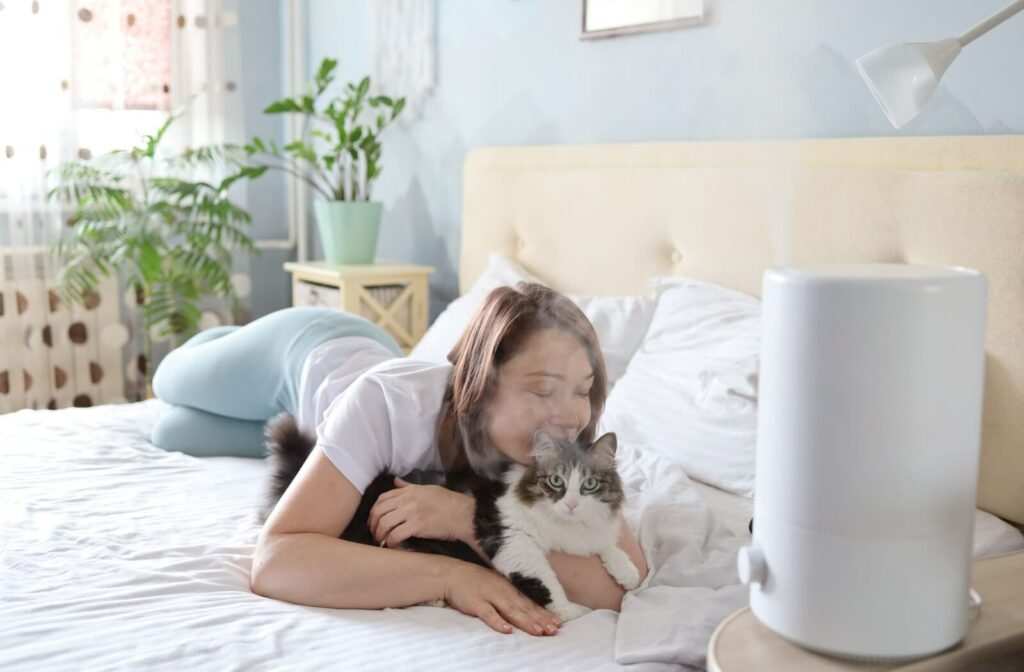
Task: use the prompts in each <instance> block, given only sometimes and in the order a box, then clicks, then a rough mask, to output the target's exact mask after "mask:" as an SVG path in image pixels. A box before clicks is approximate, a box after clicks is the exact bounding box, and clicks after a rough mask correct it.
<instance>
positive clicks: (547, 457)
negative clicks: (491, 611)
mask: <svg viewBox="0 0 1024 672" xmlns="http://www.w3.org/2000/svg"><path fill="white" fill-rule="evenodd" d="M615 449H616V439H615V435H614V434H611V433H609V434H605V435H604V436H602V437H600V438H599V439H597V440H596V441H595V442H594V443H593V444H592V445H590V446H584V445H581V444H578V443H575V442H572V441H560V440H558V439H556V438H554V437H552V436H551V435H549V434H547V433H546V432H543V431H539V432H537V434H536V435H535V437H534V447H533V462H532V463H531V464H530V465H526V466H524V465H519V464H515V465H512V466H511V467H510V468H509V469H508V470H507V471H506V472H505V473H504V474H503V477H502V478H503V481H504V483H505V485H506V490H505V492H504V493H503V494H502V495H501V496H499V497H498V498H497V500H496V502H495V507H496V509H497V511H498V514H499V519H500V526H501V527H502V528H503V532H502V534H501V539H500V543H496V544H488V543H487V542H488V541H489V540H488V539H487V538H485V537H482V538H481V545H482V546H483V547H484V550H485V551H486V552H487V553H488V555H490V556H491V562H492V564H493V566H494V568H495V569H496V570H498V571H499V572H501V573H502V574H504V575H505V576H507V577H509V579H510V580H512V582H513V583H514V584H516V586H517V587H519V588H520V590H523V591H524V592H526V593H527V595H530V597H531V598H533V599H534V600H535V601H537V602H538V603H542V604H544V606H545V607H547V608H548V609H549V610H550V611H552V612H553V613H555V614H557V615H558V616H559V618H561V619H562V620H563V621H568V620H570V619H573V618H576V617H577V616H580V615H581V614H583V613H584V612H585V611H586V609H585V608H584V607H582V606H580V605H578V604H575V603H573V602H570V601H569V598H568V597H567V596H566V594H565V590H564V589H563V588H562V584H561V583H560V582H559V580H558V577H557V576H556V575H555V572H554V570H552V568H551V564H550V563H549V562H548V559H547V554H548V553H549V552H551V551H560V552H563V553H567V554H569V555H579V556H589V555H596V556H599V557H600V558H601V561H602V563H603V564H604V566H605V569H607V570H608V573H609V574H610V575H611V576H612V578H614V579H615V580H616V581H617V582H618V583H619V585H621V586H622V587H623V588H625V589H626V590H632V589H633V588H636V586H637V584H638V583H639V582H640V572H639V570H638V569H637V568H636V566H635V565H634V564H633V562H632V561H631V560H630V559H629V556H628V555H626V553H625V552H624V551H623V550H622V549H620V548H619V547H618V545H617V542H618V538H619V531H620V515H619V514H620V512H621V509H622V504H623V502H624V501H625V496H624V493H623V489H622V481H621V479H620V478H619V475H618V471H617V470H616V468H615ZM591 479H592V480H591ZM488 545H490V546H491V547H490V548H488ZM545 597H546V598H547V599H543V598H545ZM538 598H539V599H538Z"/></svg>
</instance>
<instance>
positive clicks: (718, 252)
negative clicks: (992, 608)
mask: <svg viewBox="0 0 1024 672" xmlns="http://www.w3.org/2000/svg"><path fill="white" fill-rule="evenodd" d="M463 189H464V192H463V212H462V216H463V221H462V254H461V268H460V285H461V289H462V291H463V292H465V291H466V290H468V288H469V287H470V286H471V285H472V283H473V282H474V281H475V280H476V278H477V277H478V276H479V275H480V273H481V272H482V271H483V269H484V267H485V265H486V262H487V255H488V253H490V252H492V251H494V252H501V253H503V254H506V255H508V256H510V257H513V258H515V259H517V260H518V261H519V262H521V263H522V264H523V265H524V266H525V267H526V268H527V269H529V270H530V271H532V272H533V273H535V274H536V275H537V276H539V277H541V278H543V279H545V281H547V282H548V283H550V285H551V286H552V287H554V288H556V289H559V290H562V291H566V292H576V293H585V294H592V295H593V294H601V295H616V294H619V295H621V294H638V293H646V292H647V291H648V280H649V278H651V277H656V276H669V275H682V276H689V277H693V278H699V279H702V280H706V281H709V282H714V283H717V284H720V285H724V286H726V287H731V288H734V289H737V290H741V291H744V292H747V293H750V294H754V295H759V294H760V286H761V277H762V274H763V273H764V271H765V269H766V268H768V267H770V266H772V265H776V264H781V263H801V262H808V261H887V262H907V263H934V264H950V265H960V266H968V267H973V268H976V269H978V270H980V271H982V272H983V273H985V275H987V276H988V279H989V303H988V309H989V313H988V344H987V349H988V357H987V366H986V385H985V412H984V428H983V432H982V457H981V469H980V481H979V488H978V505H979V506H980V507H982V508H983V509H986V510H988V511H990V512H992V513H995V514H997V515H999V516H1002V517H1003V518H1006V519H1008V520H1013V521H1016V522H1018V523H1021V522H1024V136H978V137H935V138H851V139H835V140H798V141H762V142H697V143H665V144H661V143H658V144H641V145H597V146H542V147H507V148H482V149H477V150H474V151H473V152H471V153H470V155H469V157H468V159H467V161H466V165H465V175H464V184H463Z"/></svg>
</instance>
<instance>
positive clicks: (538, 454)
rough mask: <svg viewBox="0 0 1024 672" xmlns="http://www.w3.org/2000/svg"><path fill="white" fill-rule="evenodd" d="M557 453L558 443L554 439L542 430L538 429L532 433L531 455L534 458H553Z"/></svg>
mask: <svg viewBox="0 0 1024 672" xmlns="http://www.w3.org/2000/svg"><path fill="white" fill-rule="evenodd" d="M558 453H559V447H558V441H556V440H555V437H553V436H551V435H550V434H548V433H547V432H545V431H544V430H543V429H538V430H537V431H536V432H534V433H533V452H532V453H531V454H532V455H533V457H534V458H537V459H540V458H544V457H554V456H555V455H558Z"/></svg>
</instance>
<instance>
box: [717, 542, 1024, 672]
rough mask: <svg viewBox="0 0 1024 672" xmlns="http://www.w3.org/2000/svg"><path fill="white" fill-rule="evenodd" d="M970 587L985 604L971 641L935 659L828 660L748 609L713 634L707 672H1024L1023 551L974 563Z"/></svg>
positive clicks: (971, 628)
mask: <svg viewBox="0 0 1024 672" xmlns="http://www.w3.org/2000/svg"><path fill="white" fill-rule="evenodd" d="M971 585H972V586H973V587H974V589H975V590H977V591H978V594H979V595H981V599H982V605H981V610H980V612H979V613H978V615H977V616H975V617H974V620H972V621H971V623H970V625H969V626H968V628H967V636H966V637H965V638H964V641H963V642H961V643H960V644H959V645H958V646H956V647H955V648H953V649H950V650H949V651H947V652H945V653H942V654H939V655H937V656H932V657H931V658H925V659H923V660H918V661H914V662H911V663H907V664H904V665H866V664H858V663H848V662H844V661H842V660H838V659H834V658H826V657H824V656H819V655H817V654H814V653H811V652H810V651H805V650H804V649H801V648H799V647H797V646H795V645H793V644H790V643H789V642H787V641H786V640H784V639H782V638H781V637H779V636H778V635H776V634H775V633H773V632H772V631H771V630H769V629H768V628H766V627H765V626H763V625H762V624H761V622H760V621H758V620H757V617H756V616H754V614H753V613H752V612H751V611H750V608H749V607H746V608H743V609H740V610H739V611H737V612H736V613H734V614H732V615H731V616H729V617H728V618H726V619H725V620H724V621H722V623H721V624H720V625H719V626H718V628H717V629H716V630H715V632H714V634H713V635H711V641H710V642H709V643H708V670H709V671H710V672H734V671H741V672H745V671H746V670H758V671H759V672H760V671H762V670H763V671H764V672H770V671H772V670H785V671H786V672H802V671H804V670H808V671H810V670H813V671H815V672H817V671H818V670H823V671H828V672H831V671H838V670H842V671H843V672H849V671H851V670H871V671H872V672H880V671H881V670H900V672H940V671H941V672H946V671H947V670H968V669H984V670H993V671H994V670H1019V669H1024V551H1018V552H1016V553H1006V554H1004V555H995V556H992V557H988V558H982V559H980V560H975V561H974V565H973V566H972V572H971ZM964 599H966V596H965V598H964ZM1015 652H1017V653H1016V654H1015ZM1017 655H1019V656H1020V657H1019V658H1018V657H1017ZM982 661H985V662H989V663H991V664H992V667H989V666H988V665H984V666H979V664H981V663H982ZM997 663H998V664H997Z"/></svg>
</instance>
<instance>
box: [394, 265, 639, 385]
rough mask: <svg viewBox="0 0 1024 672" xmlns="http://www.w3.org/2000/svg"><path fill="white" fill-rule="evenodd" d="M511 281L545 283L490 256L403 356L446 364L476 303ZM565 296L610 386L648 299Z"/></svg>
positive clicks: (634, 344)
mask: <svg viewBox="0 0 1024 672" xmlns="http://www.w3.org/2000/svg"><path fill="white" fill-rule="evenodd" d="M517 282H539V283H541V284H546V283H545V282H544V281H543V280H541V279H539V278H537V277H536V276H534V275H532V274H530V273H529V272H528V271H527V270H526V269H524V268H523V267H522V266H520V265H519V264H517V263H516V262H514V261H512V260H511V259H509V258H508V257H506V256H504V255H501V254H497V253H493V254H491V255H490V257H489V258H488V264H487V269H486V270H485V271H484V273H483V275H481V276H480V278H479V279H478V280H477V281H476V282H475V283H474V284H473V287H472V288H470V290H469V292H467V293H466V294H465V295H463V296H460V297H459V298H457V299H455V300H454V301H452V302H451V303H450V304H448V307H447V308H445V310H444V311H443V312H442V313H441V314H440V315H438V316H437V319H436V320H434V323H433V324H432V325H430V328H429V329H428V330H427V333H425V334H423V338H422V339H420V341H419V343H417V344H416V346H415V347H414V348H413V349H412V352H410V353H409V357H411V358H413V359H422V360H426V361H429V362H438V363H443V362H447V361H448V353H449V352H450V351H451V349H452V347H454V345H455V342H456V341H457V340H458V339H459V336H460V335H461V334H462V330H463V329H465V328H466V325H467V324H468V323H469V319H470V318H471V317H472V316H473V312H474V311H475V310H476V307H477V306H478V305H479V304H480V303H481V302H482V301H483V300H484V299H485V298H486V297H487V295H488V294H489V293H490V292H491V290H493V289H495V288H496V287H503V286H506V285H515V284H516V283H517ZM566 296H568V297H569V299H571V300H572V301H573V302H574V303H575V304H576V305H577V306H579V307H580V309H581V310H582V311H583V313H584V314H585V315H586V316H587V318H588V319H589V320H590V322H591V324H593V325H594V331H595V332H596V333H597V338H598V342H599V343H600V344H601V354H602V355H604V361H605V368H606V369H607V370H608V384H609V385H612V384H614V382H615V381H616V380H618V379H619V378H620V377H621V376H622V374H623V373H624V372H625V371H626V365H627V364H628V363H629V359H630V358H631V357H632V356H633V353H634V352H635V351H636V349H637V348H638V347H639V346H640V343H641V342H642V340H643V337H644V333H645V332H646V330H647V325H648V323H649V322H650V321H651V317H652V315H653V314H654V301H653V300H652V299H650V298H648V297H645V296H621V297H605V296H602V297H587V296H577V295H574V294H567V295H566Z"/></svg>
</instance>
